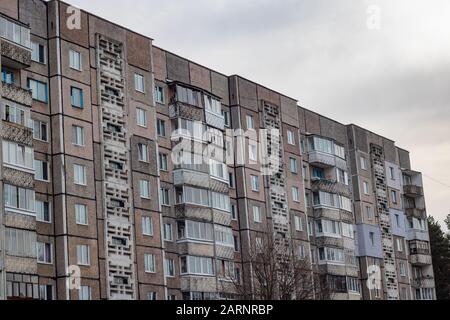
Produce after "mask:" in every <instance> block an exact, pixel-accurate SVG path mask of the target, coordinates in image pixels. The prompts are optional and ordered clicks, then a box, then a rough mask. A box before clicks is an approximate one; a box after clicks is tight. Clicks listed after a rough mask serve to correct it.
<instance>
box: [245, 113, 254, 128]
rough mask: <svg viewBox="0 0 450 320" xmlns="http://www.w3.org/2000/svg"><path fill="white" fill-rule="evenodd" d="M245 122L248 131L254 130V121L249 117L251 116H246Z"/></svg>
mask: <svg viewBox="0 0 450 320" xmlns="http://www.w3.org/2000/svg"><path fill="white" fill-rule="evenodd" d="M245 120H246V124H247V129H248V130H252V129H255V121H254V119H253V116H251V115H246V116H245Z"/></svg>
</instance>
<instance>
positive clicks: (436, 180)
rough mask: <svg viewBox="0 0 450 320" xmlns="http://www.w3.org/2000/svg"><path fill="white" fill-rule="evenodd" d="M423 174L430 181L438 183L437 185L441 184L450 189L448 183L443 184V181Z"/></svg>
mask: <svg viewBox="0 0 450 320" xmlns="http://www.w3.org/2000/svg"><path fill="white" fill-rule="evenodd" d="M422 174H423V176H424V177H426V178H428V179H430V180H432V181H434V182H436V183H438V184H440V185H443V186H444V187H447V188H449V189H450V185H448V184H446V183H444V182H442V181H439V180H438V179H435V178H433V177H430V176H429V175H427V174H425V173H422Z"/></svg>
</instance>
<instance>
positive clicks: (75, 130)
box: [72, 125, 84, 147]
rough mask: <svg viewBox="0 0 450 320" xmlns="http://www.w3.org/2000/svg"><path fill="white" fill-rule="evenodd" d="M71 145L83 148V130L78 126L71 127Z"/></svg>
mask: <svg viewBox="0 0 450 320" xmlns="http://www.w3.org/2000/svg"><path fill="white" fill-rule="evenodd" d="M72 144H74V145H76V146H79V147H84V128H83V127H80V126H76V125H73V126H72Z"/></svg>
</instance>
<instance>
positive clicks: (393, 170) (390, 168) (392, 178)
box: [389, 167, 395, 180]
mask: <svg viewBox="0 0 450 320" xmlns="http://www.w3.org/2000/svg"><path fill="white" fill-rule="evenodd" d="M389 174H390V176H391V180H395V169H394V167H389Z"/></svg>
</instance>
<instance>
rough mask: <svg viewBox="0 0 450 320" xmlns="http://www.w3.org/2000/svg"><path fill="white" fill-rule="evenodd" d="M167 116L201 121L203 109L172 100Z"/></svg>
mask: <svg viewBox="0 0 450 320" xmlns="http://www.w3.org/2000/svg"><path fill="white" fill-rule="evenodd" d="M169 116H170V118H171V119H176V118H184V119H188V120H192V121H199V122H203V109H201V108H198V107H194V106H191V105H188V104H184V103H182V102H174V103H173V104H171V105H170V106H169Z"/></svg>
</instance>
